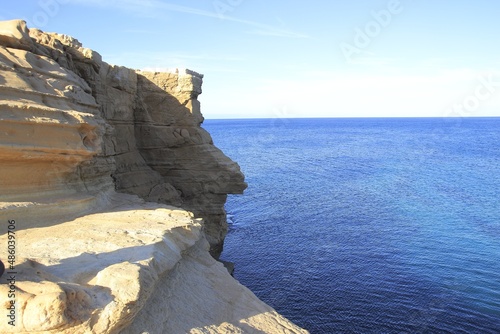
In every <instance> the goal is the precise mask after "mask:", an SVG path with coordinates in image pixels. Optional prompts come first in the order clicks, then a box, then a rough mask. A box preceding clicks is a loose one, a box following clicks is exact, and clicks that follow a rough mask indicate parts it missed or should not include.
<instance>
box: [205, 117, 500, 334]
mask: <svg viewBox="0 0 500 334" xmlns="http://www.w3.org/2000/svg"><path fill="white" fill-rule="evenodd" d="M204 127H205V128H206V129H207V130H208V131H210V133H211V134H212V137H213V138H214V142H215V144H216V145H217V146H218V147H220V148H221V149H222V150H223V151H224V152H225V153H226V154H227V155H229V156H230V157H231V158H233V159H234V160H236V161H238V163H239V164H240V166H241V168H242V170H243V172H244V173H245V175H246V180H247V182H248V184H249V187H248V189H247V190H246V192H245V194H244V195H243V196H231V197H230V198H229V200H228V203H227V206H226V208H227V211H228V213H229V217H230V231H229V234H228V236H227V239H226V243H225V250H224V253H223V255H222V258H223V259H225V260H229V261H233V262H235V263H236V271H235V277H236V278H237V279H238V280H239V281H240V282H241V283H242V284H244V285H246V286H247V287H249V288H250V289H251V290H252V291H254V293H255V294H256V295H257V296H258V297H259V298H261V299H262V300H264V301H265V302H267V303H268V304H270V305H271V306H273V307H274V308H275V309H276V310H277V311H278V312H280V313H282V314H283V315H285V316H286V317H288V318H289V319H291V320H292V321H294V322H295V323H296V324H298V325H300V326H302V327H304V328H306V329H308V330H310V331H311V333H337V332H339V333H500V118H477V119H448V120H445V119H425V118H424V119H280V120H270V119H260V120H207V121H206V122H205V124H204Z"/></svg>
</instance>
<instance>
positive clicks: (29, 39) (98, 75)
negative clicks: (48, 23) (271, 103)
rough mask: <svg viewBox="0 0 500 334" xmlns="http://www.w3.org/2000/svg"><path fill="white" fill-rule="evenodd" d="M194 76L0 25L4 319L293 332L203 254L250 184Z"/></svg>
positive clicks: (4, 324)
mask: <svg viewBox="0 0 500 334" xmlns="http://www.w3.org/2000/svg"><path fill="white" fill-rule="evenodd" d="M202 78H203V76H202V75H200V74H198V73H196V72H193V71H189V70H176V71H173V72H171V73H149V72H141V71H134V70H131V69H128V68H125V67H119V66H112V65H109V64H107V63H106V62H104V61H102V59H101V57H100V55H99V54H98V53H96V52H95V51H92V50H90V49H86V48H84V47H83V46H82V44H81V43H80V42H78V40H76V39H74V38H72V37H69V36H66V35H60V34H55V33H45V32H42V31H40V30H37V29H28V28H27V27H26V24H25V22H23V21H18V20H16V21H6V22H0V158H1V164H0V189H1V192H0V221H1V222H2V225H1V226H2V230H1V231H0V233H1V235H0V258H1V259H2V260H3V261H4V262H6V264H7V271H6V273H5V274H4V276H3V277H2V278H1V279H0V283H1V284H0V302H1V303H2V305H4V310H6V312H5V313H6V315H8V317H4V321H0V332H2V333H27V332H30V333H33V332H38V333H119V332H121V333H188V332H192V333H227V332H231V333H246V332H249V333H260V332H265V333H268V332H269V333H273V332H276V333H299V332H304V331H303V330H302V329H300V328H298V327H296V326H295V325H293V324H292V323H290V322H289V321H288V320H286V319H284V318H283V317H281V316H280V315H279V314H277V313H276V312H275V311H274V310H273V309H272V308H270V307H269V306H267V305H265V304H264V303H263V302H261V301H260V300H258V299H257V298H256V297H255V295H253V294H252V293H251V292H250V291H249V290H248V289H246V288H245V287H243V286H241V285H240V284H239V283H238V282H237V281H235V280H234V279H233V278H232V277H231V276H230V275H229V274H228V273H227V271H226V270H225V269H224V267H223V266H222V264H220V263H219V262H217V261H215V260H214V258H213V257H217V256H218V255H219V254H220V252H221V250H222V244H223V240H224V236H225V234H226V230H227V227H226V220H225V219H226V215H225V211H224V203H225V201H226V197H227V194H230V193H242V192H243V190H244V189H245V188H246V184H245V182H244V177H243V175H242V173H241V172H240V169H239V166H238V165H237V164H236V163H235V162H233V161H231V160H230V159H229V158H228V157H226V156H225V155H224V154H223V153H222V152H221V151H220V150H219V149H217V148H216V147H215V146H214V145H213V142H212V139H211V137H210V135H209V134H208V133H207V132H206V131H205V130H204V129H203V128H201V127H200V125H201V123H202V122H203V116H202V114H201V112H200V105H199V102H198V100H197V96H198V95H199V94H200V93H201V85H202ZM181 208H182V209H181ZM210 254H212V256H213V257H212V256H210ZM9 256H10V258H9ZM7 259H10V260H12V261H11V262H10V263H9V262H8V261H7ZM12 305H14V306H12ZM9 316H10V318H9ZM5 319H6V320H5ZM12 319H13V320H12ZM10 321H14V325H15V326H13V324H12V323H9V322H10Z"/></svg>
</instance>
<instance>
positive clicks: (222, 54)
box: [0, 0, 500, 118]
mask: <svg viewBox="0 0 500 334" xmlns="http://www.w3.org/2000/svg"><path fill="white" fill-rule="evenodd" d="M499 14H500V3H498V2H496V1H491V0H474V1H473V0H469V1H465V0H453V1H452V0H449V1H448V0H447V1H445V0H443V1H435V0H434V1H431V0H384V1H379V0H356V1H340V0H332V1H326V0H311V1H305V0H302V1H299V0H290V1H269V0H267V1H265V0H184V1H181V0H171V1H167V0H165V1H163V0H161V1H160V0H120V1H118V0H117V1H114V0H36V1H35V0H33V1H30V0H26V1H8V2H6V3H3V4H2V9H1V12H0V18H1V19H13V18H23V19H25V20H26V21H28V25H29V26H30V27H37V28H40V29H42V30H44V31H55V32H59V33H64V34H68V35H71V36H73V37H75V38H77V39H79V40H80V41H81V42H82V43H83V44H84V46H85V47H88V48H91V49H94V50H96V51H98V52H99V53H100V54H101V55H102V56H103V59H104V60H105V61H107V62H108V63H111V64H117V65H123V66H127V67H131V68H137V69H149V70H164V69H167V68H175V67H180V68H189V69H192V70H195V71H197V72H200V73H203V74H204V75H205V78H204V84H203V94H202V95H201V96H200V97H199V99H200V101H201V103H202V112H203V113H204V115H205V117H206V118H248V117H372V116H377V117H389V116H435V117H444V116H455V117H467V116H500V71H499V69H500V43H499V42H498V38H495V37H496V35H497V34H498V32H499V31H500V20H499V19H498V15H499Z"/></svg>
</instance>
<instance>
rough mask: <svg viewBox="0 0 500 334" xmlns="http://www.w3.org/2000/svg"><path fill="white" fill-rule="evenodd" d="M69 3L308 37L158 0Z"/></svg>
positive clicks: (87, 0)
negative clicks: (172, 14) (186, 16)
mask: <svg viewBox="0 0 500 334" xmlns="http://www.w3.org/2000/svg"><path fill="white" fill-rule="evenodd" d="M68 2H69V3H75V4H81V5H90V6H97V7H101V8H105V7H108V8H109V7H111V8H116V9H121V10H126V11H129V12H133V13H142V14H143V13H145V12H148V13H151V14H155V13H158V10H165V11H170V12H177V13H184V14H190V15H197V16H204V17H210V18H214V19H218V20H225V21H231V22H235V23H239V24H242V25H247V26H252V27H254V28H258V30H256V31H251V32H249V33H251V34H257V35H265V36H274V37H287V38H308V37H309V36H307V35H305V34H302V33H297V32H294V31H290V30H285V29H282V28H277V27H275V26H272V25H268V24H264V23H260V22H256V21H251V20H244V19H239V18H236V17H232V16H227V15H223V14H222V13H217V12H216V11H215V10H214V11H208V10H203V9H198V8H194V7H188V6H181V5H176V4H172V3H168V2H161V1H158V0H120V1H117V0H107V1H106V0H68Z"/></svg>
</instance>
